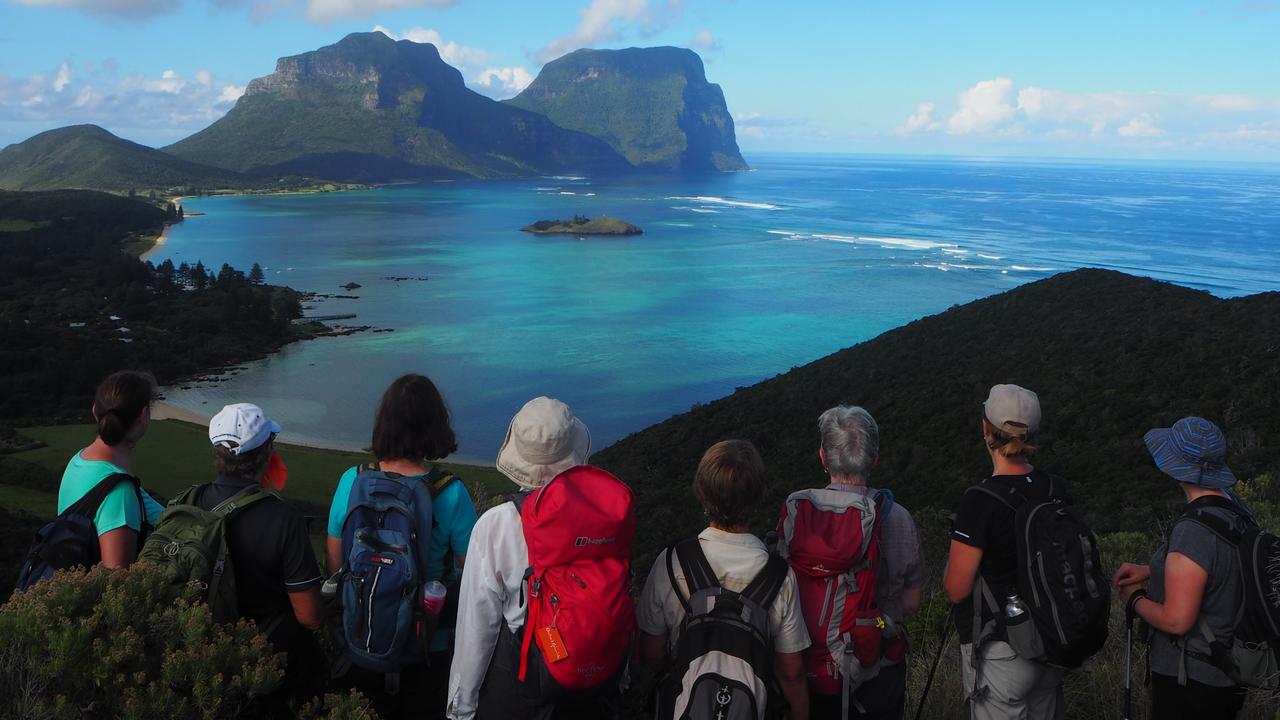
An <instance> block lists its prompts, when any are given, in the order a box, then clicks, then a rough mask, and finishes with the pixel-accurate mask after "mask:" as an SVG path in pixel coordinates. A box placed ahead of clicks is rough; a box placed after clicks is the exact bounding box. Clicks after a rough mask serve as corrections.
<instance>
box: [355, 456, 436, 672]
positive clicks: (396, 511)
mask: <svg viewBox="0 0 1280 720" xmlns="http://www.w3.org/2000/svg"><path fill="white" fill-rule="evenodd" d="M431 495H432V494H431V489H430V486H428V485H427V484H426V483H425V482H423V481H422V479H421V478H410V477H405V476H403V475H398V474H396V473H388V472H384V471H382V470H380V469H379V468H378V466H376V465H362V466H360V469H359V470H358V474H357V475H356V480H355V482H354V483H353V484H352V486H351V495H350V496H349V498H348V501H347V515H346V517H345V518H344V519H343V521H342V557H343V558H344V564H343V567H342V575H341V583H342V590H341V593H342V631H341V633H340V642H341V643H342V645H343V646H344V647H345V649H346V656H347V658H348V659H349V660H350V661H351V662H352V663H353V664H355V665H357V666H359V667H362V668H364V669H366V670H370V671H372V672H380V673H398V672H400V671H401V670H403V669H404V668H406V667H409V666H411V665H415V664H418V663H421V662H424V661H425V660H426V646H427V642H428V641H429V638H428V637H427V632H426V627H427V623H426V622H424V616H423V612H422V586H423V584H425V583H426V581H427V577H426V567H427V555H428V552H429V550H430V547H431Z"/></svg>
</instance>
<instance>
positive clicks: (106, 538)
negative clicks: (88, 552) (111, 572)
mask: <svg viewBox="0 0 1280 720" xmlns="http://www.w3.org/2000/svg"><path fill="white" fill-rule="evenodd" d="M98 552H99V553H100V554H101V556H102V564H103V565H106V566H107V567H109V568H127V567H129V566H130V565H132V564H133V561H134V560H137V559H138V531H137V530H134V529H133V528H131V527H128V526H125V527H118V528H116V529H115V530H109V531H107V532H105V533H102V534H101V535H99V536H98Z"/></svg>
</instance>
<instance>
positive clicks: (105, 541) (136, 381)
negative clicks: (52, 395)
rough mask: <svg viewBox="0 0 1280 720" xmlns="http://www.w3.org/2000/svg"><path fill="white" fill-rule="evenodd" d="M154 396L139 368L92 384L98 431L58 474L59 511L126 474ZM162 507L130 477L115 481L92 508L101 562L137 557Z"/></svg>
mask: <svg viewBox="0 0 1280 720" xmlns="http://www.w3.org/2000/svg"><path fill="white" fill-rule="evenodd" d="M155 396H156V387H155V380H153V379H152V378H151V376H150V375H147V374H145V373H139V372H133V371H129V370H125V371H121V372H118V373H115V374H113V375H111V376H109V377H108V378H107V379H105V380H103V381H102V383H101V384H100V385H98V389H97V391H96V392H95V393H94V396H93V419H94V421H95V422H96V423H97V426H98V435H97V437H96V438H95V439H94V441H93V442H92V443H91V444H90V445H89V446H88V447H86V448H84V449H83V450H81V451H80V452H78V453H76V454H75V455H74V456H72V458H71V460H70V461H69V462H68V463H67V469H66V470H65V471H64V472H63V473H62V483H61V484H60V485H59V486H58V513H59V514H61V513H63V512H65V511H66V510H67V509H68V508H70V507H71V506H72V505H74V504H76V503H77V502H78V501H80V500H81V499H82V498H84V497H85V496H87V495H89V494H90V492H91V491H92V490H93V489H94V488H95V487H96V486H98V485H99V483H102V482H103V481H104V480H107V478H109V477H110V476H112V475H115V474H118V473H122V474H124V475H131V474H132V472H133V449H134V447H136V446H137V444H138V441H140V440H141V439H142V436H143V435H145V434H146V432H147V428H148V427H150V425H151V403H152V402H153V401H154V400H155ZM108 482H114V480H108ZM102 490H106V488H105V487H103V488H102ZM100 492H101V491H100ZM162 510H164V508H163V507H162V506H161V505H160V503H158V502H156V501H155V500H153V499H152V498H151V496H150V495H148V494H147V491H146V490H143V489H142V488H141V487H140V486H139V485H138V484H137V479H136V478H133V482H128V481H125V482H117V483H116V484H115V485H114V489H112V490H111V491H110V492H108V493H107V494H106V497H105V498H104V499H103V500H102V501H101V503H100V504H99V505H98V507H97V510H96V511H95V512H93V524H94V525H95V527H96V528H97V533H98V553H99V555H100V559H101V562H102V564H103V565H106V566H107V567H112V568H124V567H128V566H129V565H131V564H132V563H133V561H134V560H135V559H137V557H138V550H139V548H140V547H141V546H142V540H143V537H142V535H143V533H144V530H145V529H146V528H147V527H149V526H150V525H153V524H155V521H156V519H157V518H159V517H160V513H161V511H162ZM90 559H92V558H90ZM95 561H96V560H95Z"/></svg>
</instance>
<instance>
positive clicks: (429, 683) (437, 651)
mask: <svg viewBox="0 0 1280 720" xmlns="http://www.w3.org/2000/svg"><path fill="white" fill-rule="evenodd" d="M371 449H372V450H373V455H374V457H376V458H377V459H378V468H379V469H380V470H382V471H384V472H387V473H394V474H398V475H403V476H405V477H408V478H420V479H421V480H422V481H423V482H427V483H431V484H432V485H434V486H435V487H433V488H432V495H433V498H432V502H431V506H432V519H433V522H432V528H431V546H430V552H429V553H428V555H427V572H426V578H427V579H428V580H439V581H441V582H443V583H444V584H445V585H447V586H449V591H450V593H452V594H454V595H455V597H454V598H451V599H452V600H455V601H456V599H457V598H456V593H457V589H458V588H457V583H456V582H454V581H455V580H457V579H458V577H459V576H460V575H461V571H462V561H463V556H464V555H465V554H466V552H467V544H468V543H470V542H471V528H472V527H474V526H475V524H476V509H475V505H474V504H473V503H472V501H471V495H470V493H468V492H467V488H466V486H465V485H464V484H463V483H462V482H461V481H459V480H457V479H456V478H455V479H453V480H452V481H445V482H440V481H441V480H442V479H443V473H441V472H440V470H439V469H438V468H436V467H434V465H433V461H435V460H441V459H443V458H445V457H448V455H449V454H450V453H452V452H453V451H455V450H457V449H458V445H457V442H456V440H455V439H454V435H453V429H452V428H451V427H450V425H449V410H448V408H446V407H445V404H444V398H443V397H441V396H440V391H439V390H437V389H436V386H435V384H434V383H432V382H431V380H429V379H427V378H426V377H424V376H422V375H416V374H410V375H405V376H403V377H401V378H399V379H398V380H396V381H395V382H393V383H391V387H389V388H387V391H386V392H385V393H383V395H382V402H381V403H379V405H378V413H377V416H376V418H375V419H374V424H373V443H372V445H371ZM358 474H359V468H354V467H353V468H349V469H348V470H347V471H346V472H345V473H343V475H342V478H341V479H339V480H338V488H337V490H336V491H335V492H334V495H333V502H332V504H331V505H330V507H329V523H328V537H327V538H326V545H325V551H326V552H325V560H326V567H327V569H328V571H329V574H330V575H333V574H334V573H336V572H338V570H339V569H341V567H342V563H343V560H344V558H343V557H342V523H343V521H344V520H345V519H346V516H347V503H348V500H349V499H350V497H351V488H352V486H353V485H354V484H355V481H356V476H357V475H358ZM451 642H452V632H451V631H443V632H442V631H438V632H436V633H435V634H434V636H433V637H432V641H431V662H430V672H428V671H427V668H426V667H423V668H418V669H417V670H419V671H420V672H416V673H402V678H401V691H400V692H399V693H398V695H397V696H393V697H387V696H385V695H384V694H383V693H382V692H381V690H382V684H383V679H382V677H381V676H377V677H369V678H364V677H361V676H362V675H364V673H362V672H361V671H360V669H359V668H355V667H353V668H352V673H353V674H354V675H355V677H353V678H351V682H350V683H349V684H353V685H355V686H356V687H357V688H359V689H361V690H362V691H364V692H365V694H366V695H370V696H371V697H372V699H373V702H374V705H375V708H376V709H377V711H378V714H379V715H380V716H382V717H384V718H394V717H400V716H401V715H414V716H419V715H420V716H422V717H443V716H444V704H445V690H446V687H447V681H448V669H449V665H450V662H451V660H452V657H451V656H452V648H451V647H450V646H451Z"/></svg>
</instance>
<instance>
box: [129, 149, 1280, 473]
mask: <svg viewBox="0 0 1280 720" xmlns="http://www.w3.org/2000/svg"><path fill="white" fill-rule="evenodd" d="M747 160H748V162H750V163H751V166H752V168H753V169H752V171H751V172H749V173H742V174H733V175H723V176H715V177H699V178H623V179H608V180H596V179H586V178H579V177H542V178H536V179H530V180H513V181H488V182H454V183H436V184H430V185H420V186H401V187H393V188H383V189H378V190H370V191H361V192H347V193H333V194H323V195H297V196H241V197H217V198H205V199H193V200H187V201H186V202H185V204H184V205H185V208H186V209H187V210H189V211H198V212H202V213H205V214H204V215H200V216H196V217H191V218H189V219H187V220H186V221H185V222H183V223H181V224H179V225H177V226H175V227H174V228H173V229H172V231H171V233H170V237H169V239H168V241H167V243H165V244H164V245H163V246H162V247H161V248H160V249H159V250H158V252H157V253H155V254H154V255H153V256H152V257H151V259H152V260H153V261H155V262H160V261H161V260H164V259H165V258H170V259H172V260H173V261H174V262H175V263H178V262H182V261H187V262H192V263H194V262H195V261H196V260H197V259H199V260H203V262H204V263H205V265H207V266H212V268H214V269H216V268H217V267H219V266H221V264H222V263H224V262H226V263H231V264H232V265H234V266H235V267H237V268H240V269H245V270H247V269H248V268H249V266H250V265H251V264H252V263H253V262H255V261H256V262H259V263H260V264H261V265H262V266H263V267H264V268H265V269H266V273H267V278H268V281H269V282H273V283H279V284H285V285H289V286H292V287H294V288H297V289H300V290H310V291H315V292H320V293H332V294H346V292H347V291H344V290H342V289H341V288H340V287H339V286H340V285H343V284H345V283H349V282H354V283H359V284H360V285H361V286H362V287H360V288H359V289H357V290H354V291H352V292H351V293H350V294H353V295H358V296H359V299H354V300H351V299H327V300H321V301H318V302H316V303H314V304H313V305H312V307H310V309H308V311H307V312H308V314H311V315H327V314H338V313H354V314H355V315H357V318H356V319H354V320H344V321H341V322H342V323H345V324H360V325H372V326H374V327H377V328H392V329H394V332H382V333H374V332H364V333H359V334H355V335H351V336H347V337H339V338H325V339H320V340H316V341H311V342H304V343H297V344H294V345H292V346H290V347H288V348H286V349H285V350H284V351H283V352H281V353H279V354H277V355H274V356H272V357H270V358H268V359H266V360H264V361H261V362H257V363H253V364H252V365H250V366H249V368H248V369H247V370H245V371H242V372H239V373H237V374H235V375H234V376H232V378H231V379H230V380H229V381H228V382H224V383H218V384H206V385H197V386H195V387H193V388H191V389H189V390H176V389H175V390H171V391H170V392H169V399H170V400H172V401H173V402H175V403H177V404H179V405H182V406H184V407H187V408H189V409H192V410H195V411H196V412H200V413H203V414H206V415H209V414H212V413H213V412H215V411H216V410H217V409H218V408H219V407H220V406H221V404H223V403H225V402H238V401H251V402H256V403H259V404H261V405H262V406H264V407H265V408H266V409H267V411H268V412H269V413H270V414H271V415H272V416H274V417H276V418H277V419H279V421H280V422H281V423H282V424H283V425H284V427H285V435H286V437H288V438H292V439H295V440H303V441H310V442H318V443H322V444H327V445H335V446H340V447H362V446H366V445H367V444H368V439H369V433H370V429H371V423H372V416H373V411H374V408H375V406H376V403H377V400H378V397H379V395H380V394H381V392H382V390H383V389H384V388H385V387H386V385H387V383H388V382H390V381H391V380H392V379H394V378H395V377H397V376H398V375H400V374H402V373H405V372H410V371H414V372H420V373H424V374H426V375H428V376H430V377H431V378H432V379H433V380H435V381H436V383H437V384H438V385H439V386H440V387H441V390H442V392H443V393H444V395H445V397H446V399H447V401H448V403H449V406H450V409H451V411H452V413H453V420H454V427H455V430H456V431H457V432H458V436H459V445H460V447H459V452H458V454H457V455H456V456H455V457H456V458H459V459H466V460H475V461H486V462H487V461H490V460H491V459H492V458H493V456H494V454H495V453H496V451H497V448H498V446H499V445H500V443H501V441H502V438H503V435H504V433H505V432H506V427H507V422H508V421H509V419H510V417H511V415H512V414H513V413H514V412H515V411H516V410H517V409H519V407H520V406H521V405H522V404H523V403H524V402H525V401H526V400H528V399H529V398H531V397H534V396H536V395H542V394H546V395H552V396H555V397H559V398H561V399H563V400H565V401H566V402H568V403H569V404H570V405H572V406H573V408H574V410H575V411H576V412H577V414H578V415H579V416H580V417H581V418H582V419H583V420H584V421H585V422H586V423H587V424H588V425H589V427H590V428H591V431H592V435H593V440H594V446H595V447H596V448H597V449H599V448H603V447H605V446H606V445H608V444H610V443H612V442H614V441H615V440H618V439H620V438H622V437H624V436H625V435H627V434H629V433H631V432H634V431H637V430H640V429H642V428H644V427H646V426H648V425H650V424H652V423H654V422H657V421H660V420H662V419H664V418H666V417H669V416H670V415H672V414H674V413H678V412H682V411H684V410H688V409H689V407H690V406H691V405H692V404H694V403H697V402H706V401H709V400H713V399H715V398H718V397H722V396H724V395H725V394H727V393H730V392H732V391H733V389H734V388H735V387H737V386H742V385H749V384H752V383H754V382H756V381H758V380H761V379H763V378H767V377H771V376H773V375H775V374H777V373H779V372H783V371H786V370H787V369H789V368H791V367H792V366H795V365H801V364H804V363H807V362H809V361H811V360H815V359H817V358H819V357H822V356H824V355H827V354H829V353H831V352H833V351H835V350H838V349H840V348H843V347H846V346H849V345H852V344H855V343H857V342H860V341H862V340H866V339H869V338H872V337H874V336H876V335H878V334H879V333H881V332H884V331H885V330H888V329H891V328H894V327H897V326H899V325H902V324H904V323H906V322H909V321H911V320H914V319H916V318H919V317H922V316H925V315H929V314H933V313H936V312H940V311H942V310H945V309H946V308H948V307H950V306H951V305H954V304H957V303H965V302H968V301H970V300H974V299H976V298H980V297H984V296H987V295H991V294H993V293H998V292H1001V291H1004V290H1007V289H1009V288H1011V287H1014V286H1016V285H1019V284H1021V283H1026V282H1031V281H1034V280H1037V279H1040V278H1044V277H1047V276H1049V275H1052V274H1054V273H1057V272H1060V271H1064V270H1070V269H1073V268H1078V267H1083V266H1093V267H1103V268H1112V269H1116V270H1122V271H1124V272H1128V273H1133V274H1136V275H1146V276H1151V277H1156V278H1160V279H1164V280H1169V281H1172V282H1175V283H1179V284H1181V285H1186V286H1189V287H1194V288H1201V289H1204V290H1207V291H1209V292H1212V293H1214V294H1215V295H1219V296H1223V297H1231V296H1238V295H1245V294H1251V293H1256V292H1262V291H1268V290H1277V289H1280V167H1277V166H1262V165H1224V166H1209V165H1198V166H1195V165H1189V166H1180V165H1174V164H1163V163H1159V164H1158V163H1111V164H1100V163H1088V162H1054V161H1010V160H960V159H921V158H904V157H871V156H814V155H761V156H751V157H748V158H747ZM574 214H583V215H591V216H595V215H600V214H607V215H611V216H616V217H620V218H623V219H625V220H627V221H630V222H632V223H635V224H638V225H640V226H641V227H643V228H644V231H645V233H644V235H641V236H638V237H629V238H610V237H593V238H576V237H571V236H533V235H529V234H526V233H522V232H520V231H519V228H520V227H522V226H523V225H526V224H528V223H531V222H533V221H535V220H539V219H546V218H568V217H570V216H572V215H574ZM388 277H410V278H427V280H425V281H419V280H405V281H394V280H389V279H386V278H388ZM957 351H961V349H957ZM857 400H858V398H837V397H833V398H832V399H831V401H832V403H833V404H834V403H836V402H840V401H844V402H857Z"/></svg>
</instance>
